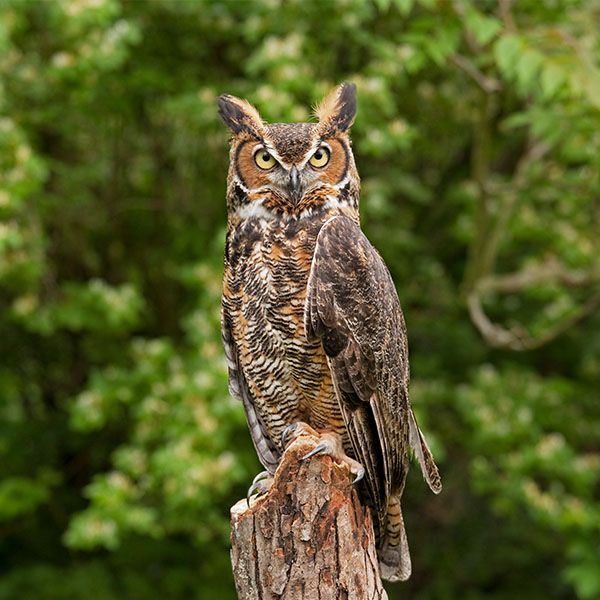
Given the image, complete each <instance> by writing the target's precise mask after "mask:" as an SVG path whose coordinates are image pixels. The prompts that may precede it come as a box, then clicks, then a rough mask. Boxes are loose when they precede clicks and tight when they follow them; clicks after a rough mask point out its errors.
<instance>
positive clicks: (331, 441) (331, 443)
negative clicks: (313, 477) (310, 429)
mask: <svg viewBox="0 0 600 600" xmlns="http://www.w3.org/2000/svg"><path fill="white" fill-rule="evenodd" d="M321 439H322V440H323V441H322V442H320V443H319V444H318V445H317V446H315V447H314V448H313V449H312V450H311V451H310V452H309V453H308V454H305V455H304V456H303V457H302V459H301V460H303V461H304V460H306V459H308V458H310V457H311V456H314V455H315V454H319V453H321V452H324V453H325V454H329V455H330V456H332V457H333V458H334V459H335V460H337V461H339V462H345V463H346V464H347V465H348V467H349V468H350V472H351V473H352V475H354V479H353V481H352V485H354V484H356V483H358V482H359V481H361V480H362V479H363V478H364V476H365V468H364V467H363V466H362V465H361V464H360V463H359V462H358V461H356V460H354V459H353V458H350V457H349V456H348V455H347V454H346V453H345V452H344V449H343V446H342V440H341V438H340V437H339V436H338V435H337V434H334V433H325V434H322V435H321Z"/></svg>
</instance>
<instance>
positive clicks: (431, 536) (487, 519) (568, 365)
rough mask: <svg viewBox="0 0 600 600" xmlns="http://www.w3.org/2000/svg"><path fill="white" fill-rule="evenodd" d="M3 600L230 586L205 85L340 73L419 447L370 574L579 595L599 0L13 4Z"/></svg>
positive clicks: (219, 128)
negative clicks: (403, 330) (429, 462)
mask: <svg viewBox="0 0 600 600" xmlns="http://www.w3.org/2000/svg"><path fill="white" fill-rule="evenodd" d="M0 77H1V81H0V115H1V116H0V307H1V311H0V600H13V599H15V598H24V599H27V600H38V599H39V600H51V599H52V600H55V599H56V600H64V599H74V600H78V599H80V598H90V597H93V598H94V599H95V600H134V599H135V600H137V599H141V598H144V599H154V598H161V599H165V600H167V599H168V600H179V599H183V598H185V599H189V598H195V599H203V600H204V599H208V600H210V599H212V598H218V599H234V598H235V592H234V588H233V582H232V577H231V574H230V564H229V554H228V535H229V523H228V512H229V507H230V506H231V505H232V504H233V503H234V502H235V501H236V500H237V499H239V498H240V497H243V495H244V494H245V491H246V489H247V487H248V484H249V482H250V481H251V479H252V477H253V476H254V474H255V473H256V472H258V470H259V464H258V461H257V460H256V457H255V455H254V451H253V448H252V446H251V443H250V438H249V435H248V433H247V429H246V424H245V419H244V415H243V411H242V406H241V404H239V403H237V402H236V401H234V400H232V399H231V398H230V397H229V396H228V393H227V383H226V373H225V366H224V358H223V351H222V348H221V342H220V332H219V302H220V285H221V272H222V253H223V243H224V242H223V240H224V227H225V220H226V213H225V197H224V196H225V178H226V171H227V165H228V144H227V140H228V132H227V131H226V128H225V127H224V126H223V125H222V124H221V123H220V122H219V120H218V118H217V112H216V105H215V98H216V96H217V95H218V94H220V93H223V92H227V93H232V94H236V95H238V96H242V97H246V98H248V99H249V100H250V101H251V102H253V103H254V104H256V105H257V107H258V108H259V109H260V111H261V113H262V115H263V116H264V117H265V118H266V119H268V120H270V121H298V120H306V119H308V118H310V107H311V106H312V105H313V104H314V103H315V102H316V101H318V100H319V99H320V98H321V97H322V96H323V95H324V94H325V93H326V92H327V91H329V89H331V87H332V86H334V85H336V84H338V83H339V82H341V81H343V80H351V81H354V82H355V83H356V84H357V86H358V95H359V113H358V118H357V121H356V124H355V126H354V128H353V139H354V151H355V154H356V157H357V162H358V168H359V171H360V173H361V176H362V181H363V190H362V215H363V227H364V229H365V231H366V233H367V234H368V236H369V237H370V239H371V240H372V242H373V243H374V244H375V245H376V246H377V247H378V248H379V250H380V251H381V253H382V254H383V256H384V258H385V260H386V262H387V264H388V265H389V268H390V270H391V272H392V275H393V277H394V280H395V281H396V284H397V286H398V291H399V295H400V298H401V301H402V304H403V307H404V311H405V314H406V320H407V324H408V330H409V340H410V344H411V365H412V387H411V393H412V400H413V405H414V409H415V412H416V413H417V415H418V418H419V420H420V424H421V427H422V428H423V429H424V430H425V432H426V434H427V437H428V439H429V440H430V443H431V445H432V449H433V451H434V455H435V456H436V458H437V462H438V465H439V466H440V468H441V471H442V474H443V479H444V491H443V493H442V494H441V495H440V496H438V497H434V496H433V495H432V494H430V493H429V491H428V490H427V489H426V485H425V484H424V483H423V481H422V478H421V475H420V473H419V470H418V468H414V467H413V469H412V470H411V475H410V478H409V482H408V485H407V491H406V494H405V499H404V506H405V520H406V523H407V527H408V535H409V541H410V545H411V550H412V555H413V565H414V566H413V576H412V578H411V580H410V581H409V582H408V583H406V584H398V585H395V586H390V587H389V593H390V599H391V600H394V599H399V598H413V599H416V598H419V599H420V600H427V599H458V598H461V599H469V600H478V599H483V598H486V599H490V598H491V599H498V600H500V599H515V598H528V599H558V598H560V599H567V598H580V599H592V600H593V599H598V598H600V398H599V395H600V394H599V390H600V252H599V250H600V180H599V172H600V169H599V167H600V2H598V1H597V0H543V1H542V0H519V1H518V2H516V1H514V2H511V1H510V0H500V1H496V0H489V1H488V0H479V1H475V0H456V1H450V0H377V1H366V0H364V1H363V0H343V1H342V0H339V1H336V2H333V1H330V2H328V1H322V2H313V1H306V0H304V1H302V0H288V1H285V2H283V1H278V0H255V1H253V2H244V1H208V0H207V1H197V2H192V1H184V0H179V1H167V0H153V1H148V2H142V1H135V2H134V1H124V0H123V1H118V0H68V1H64V2H58V1H40V2H35V1H27V0H4V1H3V2H2V4H1V5H0Z"/></svg>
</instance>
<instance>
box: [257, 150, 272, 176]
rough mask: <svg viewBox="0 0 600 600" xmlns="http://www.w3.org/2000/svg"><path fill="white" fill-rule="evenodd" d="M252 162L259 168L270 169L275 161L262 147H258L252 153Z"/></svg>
mask: <svg viewBox="0 0 600 600" xmlns="http://www.w3.org/2000/svg"><path fill="white" fill-rule="evenodd" d="M254 162H255V163H256V164H257V165H258V166H259V167H260V168H261V169H265V170H266V171H268V170H269V169H272V168H273V167H274V166H275V165H276V164H277V161H276V160H275V159H274V158H273V157H272V156H271V155H270V154H269V153H268V152H267V151H266V150H265V149H264V148H260V149H259V150H257V151H256V153H255V154H254Z"/></svg>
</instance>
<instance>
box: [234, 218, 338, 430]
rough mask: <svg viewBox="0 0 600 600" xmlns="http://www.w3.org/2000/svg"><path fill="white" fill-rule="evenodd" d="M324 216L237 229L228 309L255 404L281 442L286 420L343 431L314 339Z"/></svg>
mask: <svg viewBox="0 0 600 600" xmlns="http://www.w3.org/2000/svg"><path fill="white" fill-rule="evenodd" d="M321 225H322V219H301V220H290V221H287V222H271V221H263V222H260V220H259V219H252V220H247V221H244V222H241V223H240V224H238V225H237V226H236V227H233V228H230V231H229V234H228V245H227V246H228V247H227V252H226V261H225V281H224V289H223V311H224V313H226V314H227V315H228V318H229V320H230V322H231V328H232V334H233V338H234V341H235V344H236V346H237V350H238V357H239V362H240V367H241V369H242V371H243V373H244V376H245V378H246V381H247V383H248V387H249V389H250V391H251V393H252V395H253V397H254V399H255V406H256V408H257V410H258V412H259V414H260V415H261V416H262V418H263V419H264V420H265V422H266V424H267V428H268V429H269V430H271V437H272V438H273V439H277V440H278V439H279V438H280V433H281V431H282V430H283V428H285V426H286V425H288V424H290V423H292V422H295V421H298V420H302V421H305V422H308V423H309V424H312V425H313V426H314V427H322V428H333V429H336V430H338V429H342V427H343V424H342V420H341V415H340V414H339V406H338V404H337V400H336V398H335V392H334V390H333V385H332V381H331V373H330V370H329V366H328V364H327V359H326V356H325V353H324V352H323V348H322V346H321V343H320V341H313V342H309V341H308V340H307V339H306V335H305V330H304V304H305V300H306V286H307V282H308V277H309V274H310V269H311V264H312V257H313V253H314V248H315V245H316V239H317V235H318V233H319V230H320V228H321Z"/></svg>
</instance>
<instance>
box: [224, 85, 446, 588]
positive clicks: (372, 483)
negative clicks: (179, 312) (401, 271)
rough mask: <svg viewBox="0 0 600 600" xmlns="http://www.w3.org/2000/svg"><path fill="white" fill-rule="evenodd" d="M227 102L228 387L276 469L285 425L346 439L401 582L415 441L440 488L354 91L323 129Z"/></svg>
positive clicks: (337, 96) (331, 103)
mask: <svg viewBox="0 0 600 600" xmlns="http://www.w3.org/2000/svg"><path fill="white" fill-rule="evenodd" d="M219 108H220V114H221V117H222V118H223V120H224V121H225V123H226V124H227V125H228V126H229V127H230V129H231V130H232V132H233V138H232V144H231V155H230V159H231V162H230V169H229V176H228V186H227V206H228V218H229V221H228V231H227V240H226V249H225V274H224V283H223V306H222V308H223V310H222V325H223V342H224V346H225V352H226V356H227V361H228V366H229V385H230V391H231V393H232V394H233V395H234V396H235V397H237V398H240V399H241V400H242V402H243V404H244V408H245V411H246V416H247V419H248V425H249V428H250V433H251V436H252V439H253V441H254V445H255V447H256V451H257V453H258V456H259V459H260V461H261V462H262V464H263V465H264V467H265V468H266V469H267V470H268V471H269V472H270V473H273V472H274V470H275V468H276V466H277V464H278V461H279V459H280V457H281V454H282V450H283V448H282V442H281V434H282V433H283V431H284V430H285V428H286V427H287V426H288V425H291V424H294V423H296V422H305V423H307V424H308V425H310V426H311V427H313V428H314V429H316V430H318V431H321V432H334V433H336V434H337V435H339V436H340V438H341V440H342V444H343V448H344V451H345V453H346V454H347V456H348V457H349V458H350V459H355V460H356V461H358V462H359V463H361V465H362V466H363V467H364V471H365V478H364V480H363V481H362V482H361V483H360V484H359V485H360V486H361V487H360V491H361V494H362V497H363V499H364V501H365V502H367V503H368V504H369V505H370V506H371V507H372V509H373V513H374V516H375V524H376V534H377V536H378V540H379V542H378V543H379V559H380V566H381V573H382V576H383V577H384V578H386V579H389V580H392V581H394V580H398V579H407V578H408V577H409V576H410V570H411V567H410V556H409V553H408V545H407V542H406V534H405V531H404V524H403V521H402V513H401V511H400V497H401V495H402V491H403V488H404V484H405V481H406V475H407V471H408V452H409V447H411V448H412V449H413V451H414V453H415V456H416V458H417V460H418V461H419V464H420V466H421V469H422V471H423V475H424V477H425V479H426V481H427V482H428V484H429V486H430V488H431V489H432V490H433V491H434V492H436V493H438V492H439V491H440V490H441V481H440V478H439V474H438V471H437V468H436V466H435V464H434V462H433V458H432V456H431V453H430V452H429V449H428V447H427V444H426V442H425V439H424V438H423V435H422V434H421V432H420V430H419V428H418V426H417V424H416V421H415V418H414V415H413V413H412V410H411V407H410V402H409V398H408V382H409V366H408V347H407V340H406V330H405V325H404V318H403V315H402V310H401V308H400V303H399V300H398V296H397V293H396V290H395V287H394V284H393V281H392V279H391V276H390V274H389V271H388V270H387V268H386V266H385V264H384V262H383V260H382V259H381V257H380V256H379V254H378V253H377V251H376V250H375V249H374V248H373V246H372V245H371V244H370V243H369V241H368V240H367V238H366V237H365V236H364V234H363V233H362V231H361V230H360V221H359V213H358V199H359V177H358V173H357V171H356V166H355V163H354V157H353V155H352V150H351V145H350V138H349V135H348V131H349V128H350V126H351V125H352V122H353V120H354V117H355V114H356V91H355V86H354V85H352V84H343V85H342V86H340V87H339V88H337V89H336V90H334V91H333V92H332V93H331V94H330V95H329V96H328V97H327V98H326V99H325V100H324V101H323V102H322V103H321V105H320V106H319V107H318V108H317V110H316V114H317V116H318V118H319V122H318V123H293V124H275V125H268V124H265V123H263V122H262V120H261V119H260V116H259V114H258V112H257V111H256V109H255V108H253V107H252V106H251V105H249V104H248V103H247V102H246V101H244V100H240V99H238V98H234V97H232V96H221V97H220V98H219Z"/></svg>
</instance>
